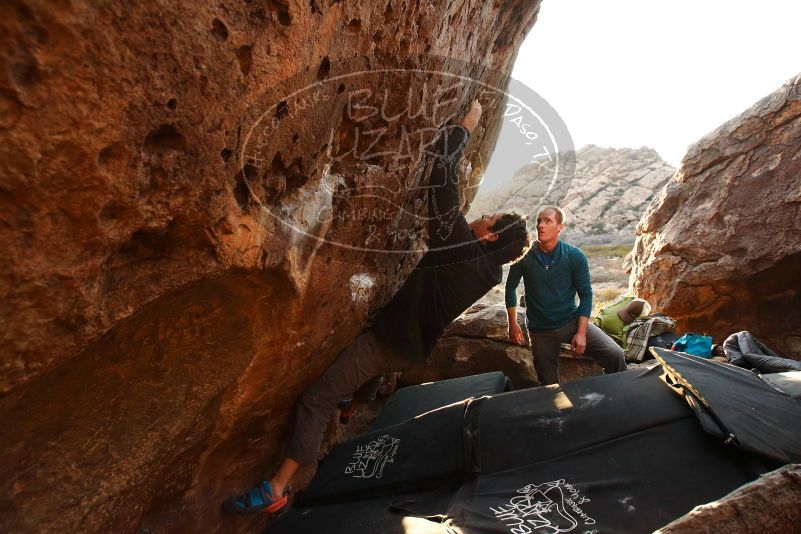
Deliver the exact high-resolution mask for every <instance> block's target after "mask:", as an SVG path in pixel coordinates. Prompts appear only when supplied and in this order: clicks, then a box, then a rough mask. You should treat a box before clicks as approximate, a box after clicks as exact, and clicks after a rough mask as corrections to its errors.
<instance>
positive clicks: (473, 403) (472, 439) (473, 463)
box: [462, 395, 487, 475]
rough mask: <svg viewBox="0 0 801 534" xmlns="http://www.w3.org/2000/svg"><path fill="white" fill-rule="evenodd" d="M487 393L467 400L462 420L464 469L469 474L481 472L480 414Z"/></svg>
mask: <svg viewBox="0 0 801 534" xmlns="http://www.w3.org/2000/svg"><path fill="white" fill-rule="evenodd" d="M486 398H487V397H486V395H485V396H482V397H478V398H476V397H470V398H469V399H467V400H466V401H465V406H464V418H463V420H462V443H463V446H464V449H463V451H464V469H465V473H466V474H468V475H473V474H478V473H480V472H481V454H480V450H479V443H480V442H481V440H480V439H479V414H480V412H481V406H482V404H483V401H484V399H486Z"/></svg>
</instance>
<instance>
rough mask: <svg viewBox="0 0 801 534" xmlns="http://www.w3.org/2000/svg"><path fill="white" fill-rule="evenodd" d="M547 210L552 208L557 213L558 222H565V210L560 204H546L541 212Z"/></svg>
mask: <svg viewBox="0 0 801 534" xmlns="http://www.w3.org/2000/svg"><path fill="white" fill-rule="evenodd" d="M545 210H552V211H553V212H554V213H555V214H556V222H557V223H559V224H565V212H564V211H562V208H560V207H559V206H545V207H544V208H542V209H541V210H540V213H542V212H543V211H545Z"/></svg>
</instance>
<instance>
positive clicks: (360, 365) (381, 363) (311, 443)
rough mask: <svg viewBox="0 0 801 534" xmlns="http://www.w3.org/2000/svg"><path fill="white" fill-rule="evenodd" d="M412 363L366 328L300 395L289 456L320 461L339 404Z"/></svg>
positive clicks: (312, 462)
mask: <svg viewBox="0 0 801 534" xmlns="http://www.w3.org/2000/svg"><path fill="white" fill-rule="evenodd" d="M412 365H414V362H411V361H409V360H407V359H404V358H402V357H400V356H397V355H395V353H394V352H392V351H391V350H389V349H387V348H385V347H384V345H383V344H382V343H381V342H379V341H378V339H376V337H375V334H374V333H373V331H372V330H371V329H368V330H366V331H364V332H363V333H362V335H360V336H359V337H358V338H356V340H355V341H354V342H353V343H351V345H350V346H349V347H348V348H346V349H345V350H343V351H342V352H341V353H340V354H339V356H337V359H336V360H334V363H332V364H331V366H330V367H329V368H328V369H327V370H326V371H325V373H323V375H322V376H321V377H320V378H318V379H317V381H316V382H315V383H314V384H312V385H311V387H310V388H309V389H308V390H306V393H304V394H303V396H302V397H301V398H300V402H298V407H297V416H296V418H295V429H294V431H293V434H292V438H291V439H290V440H289V446H288V448H287V452H286V454H287V456H289V457H290V458H292V459H294V460H296V461H298V462H299V463H301V464H303V465H314V464H315V463H317V456H318V455H319V453H320V444H321V443H322V441H323V435H324V434H325V430H326V428H327V427H328V423H329V421H330V420H331V415H332V414H333V413H334V411H335V410H336V407H337V403H338V402H339V401H341V400H342V399H345V398H347V397H350V396H351V395H353V393H354V392H355V391H356V390H357V389H359V388H360V387H361V386H363V385H365V383H367V382H370V381H372V380H374V379H376V378H377V377H380V375H382V374H384V373H390V372H394V371H403V370H405V369H408V368H409V367H411V366H412ZM376 386H377V382H376V381H374V382H372V385H371V387H372V388H375V387H376Z"/></svg>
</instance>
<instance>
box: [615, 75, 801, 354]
mask: <svg viewBox="0 0 801 534" xmlns="http://www.w3.org/2000/svg"><path fill="white" fill-rule="evenodd" d="M799 176H801V76H798V77H796V78H794V79H792V80H790V81H789V82H787V83H786V84H784V85H783V86H782V87H781V88H780V89H779V90H777V91H776V92H775V93H773V94H771V95H769V96H767V97H765V98H763V99H762V100H760V101H759V102H757V103H756V104H755V105H754V106H753V107H751V108H750V109H748V110H747V111H745V112H744V113H742V114H741V115H739V116H738V117H735V118H733V119H731V120H730V121H728V122H727V123H725V124H723V125H722V126H721V127H719V128H718V129H717V130H715V131H714V132H712V133H710V134H709V135H707V136H706V137H704V138H703V139H701V140H700V141H698V142H697V143H695V144H694V145H693V146H692V147H690V149H689V151H688V153H687V155H686V156H685V157H684V159H683V161H682V164H681V167H680V169H679V170H678V172H677V173H676V174H675V176H673V178H672V179H671V180H670V181H669V182H668V183H667V184H666V186H665V187H664V189H663V190H662V191H661V193H660V194H659V195H658V196H657V197H656V198H655V200H654V201H653V202H652V203H651V205H650V206H649V207H648V209H647V211H646V213H645V215H644V216H643V218H642V220H641V221H640V223H639V224H638V226H637V240H636V244H635V247H634V251H633V252H632V257H631V265H632V269H631V278H630V286H631V288H632V290H633V292H634V293H635V294H636V295H638V296H640V297H642V298H644V299H646V300H647V301H648V302H650V303H651V304H652V306H653V307H654V309H655V310H658V311H661V312H663V313H666V314H668V315H670V316H671V317H673V318H675V319H676V320H677V322H678V325H677V328H678V329H679V330H683V331H693V332H705V333H708V334H709V335H711V336H712V337H713V338H714V339H715V340H716V342H722V341H723V340H724V339H725V338H726V337H727V336H728V335H729V334H732V333H734V332H739V331H741V330H748V331H749V332H751V333H752V334H754V335H755V336H757V337H758V338H760V339H762V340H763V341H764V342H765V343H766V344H767V345H768V346H769V347H771V348H772V349H774V350H775V351H777V352H779V353H782V354H783V355H785V356H787V357H792V358H796V359H798V358H800V357H801V180H800V179H799Z"/></svg>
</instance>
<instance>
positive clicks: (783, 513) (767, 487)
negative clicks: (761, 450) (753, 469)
mask: <svg viewBox="0 0 801 534" xmlns="http://www.w3.org/2000/svg"><path fill="white" fill-rule="evenodd" d="M799 502H801V466H800V465H798V464H790V465H786V466H784V467H782V468H780V469H777V470H776V471H772V472H770V473H768V474H766V475H762V476H761V477H760V478H759V479H757V480H755V481H754V482H751V483H750V484H746V485H745V486H742V487H741V488H738V489H737V490H735V491H733V492H731V493H730V494H728V495H726V496H725V497H723V498H722V499H719V500H717V501H715V502H712V503H709V504H704V505H702V506H697V507H696V508H695V509H693V510H692V511H691V512H690V513H688V514H687V515H685V516H683V517H681V518H679V519H677V520H675V521H673V522H672V523H670V524H669V525H666V526H665V527H662V528H661V529H659V530H657V532H658V533H660V534H713V533H716V532H739V533H742V534H759V533H762V532H771V533H775V534H793V533H795V532H798V525H799V524H801V508H799V506H798V503H799Z"/></svg>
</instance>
